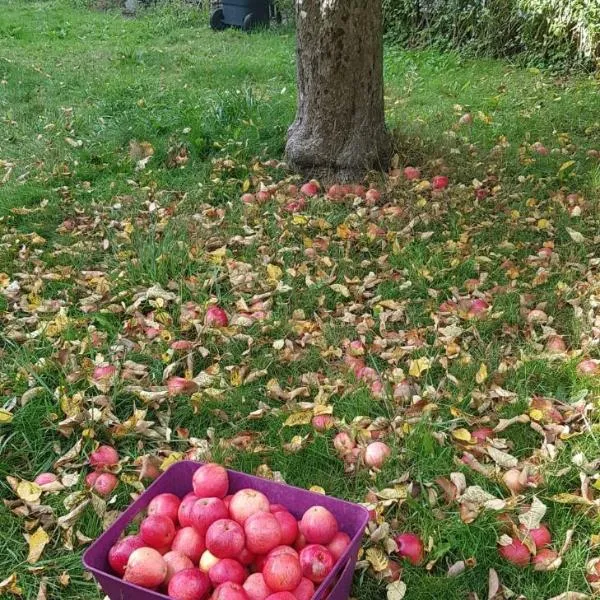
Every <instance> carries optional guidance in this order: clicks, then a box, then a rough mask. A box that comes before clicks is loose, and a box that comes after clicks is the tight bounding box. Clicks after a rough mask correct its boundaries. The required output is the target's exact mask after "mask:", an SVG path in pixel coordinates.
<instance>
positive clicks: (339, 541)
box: [327, 531, 351, 561]
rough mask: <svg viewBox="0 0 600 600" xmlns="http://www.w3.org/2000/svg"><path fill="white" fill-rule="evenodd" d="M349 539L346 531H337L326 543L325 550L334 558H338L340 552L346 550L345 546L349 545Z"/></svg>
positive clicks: (340, 554) (342, 552)
mask: <svg viewBox="0 0 600 600" xmlns="http://www.w3.org/2000/svg"><path fill="white" fill-rule="evenodd" d="M350 542H351V539H350V536H349V535H348V534H347V533H344V532H343V531H338V532H337V533H336V534H335V535H334V536H333V539H332V540H331V542H329V544H327V550H329V552H331V554H332V555H333V558H334V560H336V561H337V560H338V559H339V558H340V556H342V554H344V552H345V551H346V548H347V547H348V546H349V545H350Z"/></svg>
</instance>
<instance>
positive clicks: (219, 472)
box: [192, 463, 229, 498]
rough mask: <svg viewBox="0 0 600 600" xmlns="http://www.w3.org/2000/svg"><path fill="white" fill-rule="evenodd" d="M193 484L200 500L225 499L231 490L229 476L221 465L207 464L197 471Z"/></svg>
mask: <svg viewBox="0 0 600 600" xmlns="http://www.w3.org/2000/svg"><path fill="white" fill-rule="evenodd" d="M192 484H193V486H194V494H196V496H198V498H213V497H214V498H225V496H226V495H227V490H228V489H229V476H228V475H227V471H226V470H225V469H224V468H223V467H222V466H221V465H217V464H215V463H207V464H205V465H202V466H201V467H200V468H198V469H197V470H196V472H195V473H194V476H193V477H192Z"/></svg>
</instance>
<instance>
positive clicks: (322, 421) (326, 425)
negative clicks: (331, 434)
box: [311, 415, 334, 431]
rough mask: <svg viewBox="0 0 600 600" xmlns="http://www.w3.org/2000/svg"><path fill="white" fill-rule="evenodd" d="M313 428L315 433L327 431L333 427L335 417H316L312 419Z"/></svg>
mask: <svg viewBox="0 0 600 600" xmlns="http://www.w3.org/2000/svg"><path fill="white" fill-rule="evenodd" d="M311 423H312V426H313V427H314V428H315V431H327V430H328V429H331V428H332V427H333V423H334V421H333V417H332V416H331V415H316V416H314V417H313V418H312V421H311Z"/></svg>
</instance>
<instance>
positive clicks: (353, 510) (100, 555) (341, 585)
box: [83, 460, 369, 600]
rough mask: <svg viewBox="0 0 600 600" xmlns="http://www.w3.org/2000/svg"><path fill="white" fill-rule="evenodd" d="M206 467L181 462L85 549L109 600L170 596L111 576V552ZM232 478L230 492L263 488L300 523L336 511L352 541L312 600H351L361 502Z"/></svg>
mask: <svg viewBox="0 0 600 600" xmlns="http://www.w3.org/2000/svg"><path fill="white" fill-rule="evenodd" d="M201 465H202V463H199V462H195V461H191V460H188V461H181V462H178V463H175V464H174V465H173V466H171V467H170V468H169V469H167V471H165V472H164V473H163V474H162V475H161V476H160V477H158V479H157V480H156V481H155V482H154V483H153V484H152V485H151V486H150V487H149V488H148V489H147V490H146V491H145V492H144V493H143V494H142V495H141V496H140V497H139V498H138V499H137V500H136V501H135V502H134V503H133V504H132V505H131V506H130V507H129V508H128V509H127V510H125V512H123V514H122V515H121V516H120V517H119V518H118V519H117V520H116V521H115V522H114V523H113V524H112V525H111V526H110V527H109V528H108V529H107V530H106V531H105V532H104V533H103V534H102V535H101V536H100V537H99V538H98V539H97V540H96V541H95V542H94V543H93V544H92V545H91V546H90V547H89V548H88V549H87V551H86V552H85V554H84V555H83V565H84V567H85V568H86V569H87V570H88V571H91V572H92V573H93V575H94V577H95V578H96V579H97V580H98V583H99V584H100V586H101V587H102V589H103V590H104V593H105V594H106V595H107V596H108V597H109V598H110V599H111V600H159V599H160V600H164V599H165V598H168V596H165V595H164V594H160V593H159V592H153V591H151V590H147V589H144V588H142V587H139V586H137V585H133V584H131V583H127V582H125V581H123V580H122V579H120V578H119V577H117V576H115V575H113V574H112V572H111V568H110V566H109V564H108V551H109V550H110V548H111V546H112V545H113V544H114V543H115V542H116V541H117V540H118V539H119V537H121V534H122V533H123V531H124V530H125V529H126V528H127V526H128V525H129V524H130V523H131V521H133V519H134V517H135V516H136V515H137V514H139V513H140V512H142V511H143V510H144V509H145V508H146V507H147V506H148V504H149V503H150V500H152V498H154V496H158V494H162V493H165V492H170V493H173V494H176V495H177V496H179V497H180V498H183V496H185V495H186V494H187V493H188V492H191V491H192V475H193V474H194V471H195V470H196V469H197V468H198V467H199V466H201ZM227 472H228V474H229V493H230V494H231V493H234V492H236V491H238V490H241V489H243V488H252V489H255V490H259V491H260V492H262V493H263V494H265V496H267V498H269V501H270V502H271V503H273V504H282V505H284V506H285V507H287V509H288V510H289V511H290V512H291V513H292V514H293V515H294V516H295V517H296V518H297V519H299V518H300V517H301V516H302V514H303V513H304V511H305V510H306V509H308V508H310V507H311V506H314V505H320V506H324V507H325V508H327V509H328V510H329V511H331V513H333V514H334V515H335V517H336V519H337V521H338V523H339V526H340V529H341V530H342V531H344V532H346V533H347V534H348V535H349V536H350V538H351V542H350V545H349V546H348V548H346V551H345V552H344V554H343V555H342V556H341V557H340V560H338V562H337V563H336V564H335V566H334V568H333V570H332V572H331V573H330V574H329V576H328V577H327V579H325V581H323V583H321V585H320V586H319V587H318V588H317V589H316V591H315V595H314V596H313V600H322V599H323V600H324V599H325V598H327V599H328V600H347V598H348V596H349V594H350V588H351V586H352V576H353V573H354V566H355V565H356V559H357V556H358V549H359V547H360V542H361V539H362V536H363V533H364V531H365V527H366V526H367V522H368V520H369V513H368V511H367V510H366V509H365V508H363V507H362V506H359V505H357V504H352V503H351V502H346V501H345V500H338V499H337V498H332V497H331V496H323V495H322V494H315V493H314V492H309V491H308V490H303V489H301V488H297V487H293V486H290V485H285V484H282V483H276V482H275V481H269V480H268V479H262V478H260V477H254V476H253V475H246V474H245V473H239V472H238V471H231V470H229V469H228V470H227Z"/></svg>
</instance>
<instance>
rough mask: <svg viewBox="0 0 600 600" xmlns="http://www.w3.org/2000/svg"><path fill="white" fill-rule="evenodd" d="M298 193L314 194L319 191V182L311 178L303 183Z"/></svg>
mask: <svg viewBox="0 0 600 600" xmlns="http://www.w3.org/2000/svg"><path fill="white" fill-rule="evenodd" d="M300 193H301V194H304V195H305V196H309V197H310V196H316V195H317V194H318V193H319V184H318V183H317V182H316V181H315V180H314V179H313V180H311V181H309V182H308V183H305V184H304V185H303V186H302V187H301V188H300Z"/></svg>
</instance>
